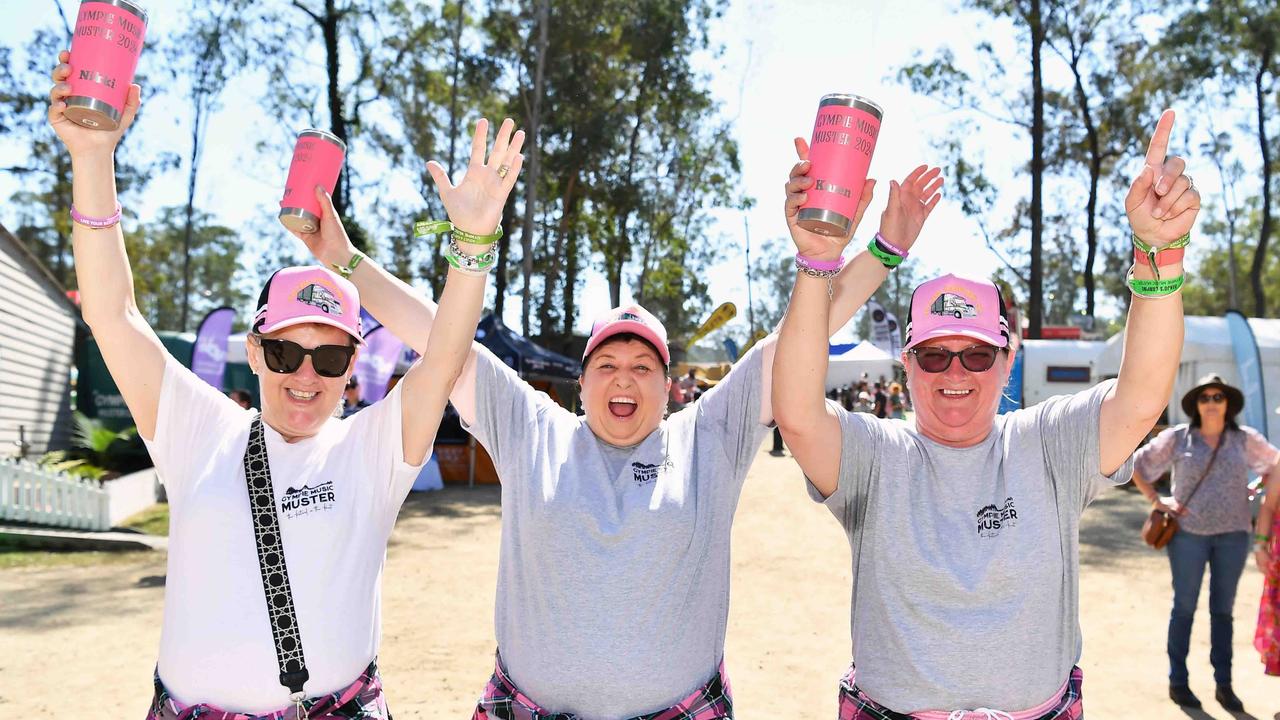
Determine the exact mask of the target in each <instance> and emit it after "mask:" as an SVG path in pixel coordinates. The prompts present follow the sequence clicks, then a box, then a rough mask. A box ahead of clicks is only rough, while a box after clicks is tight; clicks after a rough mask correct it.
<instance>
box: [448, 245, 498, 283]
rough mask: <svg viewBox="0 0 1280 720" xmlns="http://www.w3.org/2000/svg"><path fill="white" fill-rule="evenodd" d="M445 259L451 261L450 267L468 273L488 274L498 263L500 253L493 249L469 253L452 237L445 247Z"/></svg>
mask: <svg viewBox="0 0 1280 720" xmlns="http://www.w3.org/2000/svg"><path fill="white" fill-rule="evenodd" d="M444 259H445V260H447V261H448V262H449V266H450V267H452V268H454V269H455V270H459V271H461V272H464V273H467V274H468V275H487V274H488V273H489V271H490V270H492V269H493V267H494V265H497V263H498V253H496V252H494V251H492V250H491V251H488V252H484V253H481V254H479V255H469V254H467V253H465V252H463V251H462V248H460V247H458V241H457V240H452V239H451V240H449V245H448V246H447V247H445V249H444Z"/></svg>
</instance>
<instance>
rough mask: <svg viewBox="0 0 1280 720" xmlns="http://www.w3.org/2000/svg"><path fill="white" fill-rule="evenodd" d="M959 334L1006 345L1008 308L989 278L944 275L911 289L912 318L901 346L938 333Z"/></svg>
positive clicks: (943, 334)
mask: <svg viewBox="0 0 1280 720" xmlns="http://www.w3.org/2000/svg"><path fill="white" fill-rule="evenodd" d="M948 335H962V336H964V337H969V338H973V339H974V340H980V341H982V342H984V343H987V344H988V345H995V346H996V347H1008V346H1009V312H1008V311H1007V310H1006V309H1005V305H1004V298H1003V297H1001V295H1000V290H999V288H997V287H996V286H995V284H994V283H992V282H991V281H990V280H974V279H972V278H963V277H958V276H956V275H943V276H942V277H937V278H934V279H932V280H929V281H926V282H923V283H921V284H920V285H918V286H917V287H916V289H915V291H914V292H912V293H911V319H910V320H909V321H908V322H907V344H906V347H905V348H904V349H907V350H909V349H911V348H913V347H915V346H916V345H919V344H920V343H922V342H924V341H925V340H931V339H933V338H937V337H946V336H948Z"/></svg>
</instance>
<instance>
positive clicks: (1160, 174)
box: [1098, 110, 1200, 475]
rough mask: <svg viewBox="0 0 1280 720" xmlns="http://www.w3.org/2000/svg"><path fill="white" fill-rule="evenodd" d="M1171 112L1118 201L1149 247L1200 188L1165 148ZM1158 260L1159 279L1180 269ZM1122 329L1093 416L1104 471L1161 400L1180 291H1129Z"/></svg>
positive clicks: (1184, 216)
mask: <svg viewBox="0 0 1280 720" xmlns="http://www.w3.org/2000/svg"><path fill="white" fill-rule="evenodd" d="M1173 119H1174V114H1173V111H1172V110H1165V111H1164V114H1162V115H1161V116H1160V121H1159V122H1158V123H1157V124H1156V129H1155V133H1154V134H1152V136H1151V142H1150V144H1149V145H1148V148H1147V157H1146V163H1145V164H1144V165H1143V167H1142V170H1141V171H1140V172H1139V173H1138V177H1137V178H1135V179H1134V181H1133V185H1132V186H1130V188H1129V194H1128V196H1127V197H1125V202H1124V205H1125V211H1126V212H1127V213H1128V216H1129V227H1130V229H1131V230H1132V231H1133V234H1134V236H1135V237H1137V238H1138V239H1139V240H1140V241H1142V242H1143V243H1145V244H1147V245H1150V246H1152V247H1155V248H1162V247H1164V246H1166V245H1169V244H1170V243H1173V242H1174V241H1176V240H1178V239H1179V238H1181V237H1182V236H1184V235H1186V234H1188V233H1189V232H1191V227H1192V226H1193V225H1194V224H1195V221H1196V215H1197V214H1198V213H1199V212H1200V193H1198V192H1197V191H1196V189H1195V188H1194V187H1192V186H1191V178H1189V177H1187V176H1186V175H1184V174H1183V172H1182V171H1183V170H1184V169H1185V168H1186V162H1185V161H1184V160H1183V159H1182V158H1180V157H1170V158H1166V156H1165V153H1166V152H1167V150H1168V148H1169V135H1170V133H1171V132H1172V130H1173ZM1158 267H1159V274H1160V277H1161V278H1163V279H1166V280H1168V279H1171V278H1178V277H1180V276H1182V274H1183V270H1182V262H1181V261H1178V262H1173V263H1171V264H1168V265H1159V266H1158ZM1133 276H1134V278H1136V279H1137V280H1139V281H1142V280H1153V279H1155V278H1156V275H1155V272H1154V270H1153V269H1152V268H1151V267H1150V266H1149V265H1148V264H1146V263H1135V264H1134V268H1133ZM1158 292H1163V290H1161V291H1158ZM1148 294H1150V293H1148ZM1124 332H1125V337H1124V358H1123V360H1121V362H1120V376H1119V378H1118V379H1117V380H1116V384H1115V387H1114V388H1112V390H1111V392H1110V393H1109V394H1108V395H1107V397H1106V399H1104V400H1103V403H1102V414H1101V418H1100V423H1099V431H1098V432H1099V438H1098V439H1099V447H1100V450H1101V452H1100V458H1099V465H1100V467H1099V470H1100V471H1101V472H1102V473H1103V474H1104V475H1110V474H1111V473H1113V472H1115V471H1116V469H1117V468H1119V467H1120V465H1121V464H1122V463H1124V461H1125V458H1127V457H1129V455H1130V454H1131V453H1132V452H1133V450H1134V448H1136V447H1138V443H1140V442H1142V439H1143V438H1144V437H1146V435H1147V433H1148V432H1149V431H1150V430H1151V427H1152V426H1153V425H1155V423H1156V421H1157V420H1159V419H1160V413H1162V412H1164V408H1165V406H1166V405H1168V404H1169V397H1170V395H1172V393H1173V379H1174V375H1175V374H1176V373H1177V371H1178V362H1179V360H1180V358H1181V357H1182V334H1183V319H1182V293H1181V291H1176V292H1172V293H1168V294H1165V295H1162V296H1160V297H1143V296H1141V295H1139V294H1137V293H1136V292H1135V294H1134V296H1133V302H1132V303H1131V304H1130V306H1129V318H1128V321H1127V322H1126V324H1125V331H1124Z"/></svg>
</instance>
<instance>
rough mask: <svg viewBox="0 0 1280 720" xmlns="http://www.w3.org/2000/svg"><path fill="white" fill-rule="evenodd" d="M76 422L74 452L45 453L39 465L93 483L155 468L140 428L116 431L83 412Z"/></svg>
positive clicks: (73, 435)
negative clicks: (109, 477)
mask: <svg viewBox="0 0 1280 720" xmlns="http://www.w3.org/2000/svg"><path fill="white" fill-rule="evenodd" d="M74 418H75V430H74V432H73V433H72V439H71V442H72V449H71V450H56V451H53V452H49V453H45V454H44V455H43V456H41V457H40V458H39V460H38V461H37V462H38V464H40V465H42V466H44V467H47V468H49V469H50V470H54V471H56V472H66V473H69V474H72V475H78V476H81V477H87V478H91V479H93V480H102V479H104V478H105V477H106V476H108V475H120V474H124V473H128V472H133V471H135V470H141V469H143V468H146V467H149V466H150V465H151V461H150V457H149V456H148V455H147V451H146V447H145V446H144V445H143V444H142V438H141V437H139V436H138V430H137V428H134V427H129V428H126V429H124V430H119V431H116V430H112V429H110V428H108V427H106V426H105V425H104V424H103V423H102V421H101V420H98V419H97V418H91V417H88V416H86V415H85V414H84V413H81V412H79V411H76V412H75V413H74Z"/></svg>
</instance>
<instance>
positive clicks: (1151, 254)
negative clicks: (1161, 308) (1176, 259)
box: [1129, 233, 1191, 280]
mask: <svg viewBox="0 0 1280 720" xmlns="http://www.w3.org/2000/svg"><path fill="white" fill-rule="evenodd" d="M1129 239H1130V241H1131V242H1132V243H1133V247H1134V249H1135V250H1137V251H1138V252H1140V253H1142V254H1143V255H1146V256H1147V264H1148V265H1150V266H1151V272H1152V273H1153V274H1154V275H1155V276H1156V280H1159V279H1161V278H1160V264H1159V263H1158V262H1156V256H1158V255H1159V254H1160V253H1162V252H1164V251H1165V250H1174V249H1176V248H1184V247H1186V246H1188V245H1190V244H1191V233H1187V234H1186V235H1183V236H1182V237H1180V238H1178V239H1177V240H1174V241H1173V242H1171V243H1169V244H1168V245H1164V246H1162V247H1156V246H1154V245H1148V244H1147V243H1145V242H1143V240H1142V238H1140V237H1138V236H1137V234H1135V233H1129Z"/></svg>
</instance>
